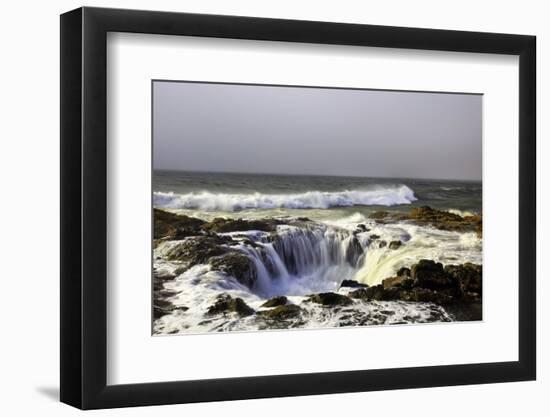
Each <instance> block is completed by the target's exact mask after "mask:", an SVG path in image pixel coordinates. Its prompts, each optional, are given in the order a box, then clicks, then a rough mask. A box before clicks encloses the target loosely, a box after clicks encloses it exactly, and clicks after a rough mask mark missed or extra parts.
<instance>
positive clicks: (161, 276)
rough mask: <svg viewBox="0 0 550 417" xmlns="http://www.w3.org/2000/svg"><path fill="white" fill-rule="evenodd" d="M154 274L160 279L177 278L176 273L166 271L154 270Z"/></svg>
mask: <svg viewBox="0 0 550 417" xmlns="http://www.w3.org/2000/svg"><path fill="white" fill-rule="evenodd" d="M153 276H154V278H155V279H157V280H159V281H170V280H173V279H174V278H176V274H172V273H170V272H166V271H156V270H155V271H153Z"/></svg>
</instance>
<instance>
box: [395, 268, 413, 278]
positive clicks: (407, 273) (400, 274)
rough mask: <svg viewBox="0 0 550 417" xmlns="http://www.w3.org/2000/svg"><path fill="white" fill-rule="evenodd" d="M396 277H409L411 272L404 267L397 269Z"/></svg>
mask: <svg viewBox="0 0 550 417" xmlns="http://www.w3.org/2000/svg"><path fill="white" fill-rule="evenodd" d="M397 276H398V277H410V276H411V270H410V268H407V267H405V266H403V267H401V268H399V269H398V270H397Z"/></svg>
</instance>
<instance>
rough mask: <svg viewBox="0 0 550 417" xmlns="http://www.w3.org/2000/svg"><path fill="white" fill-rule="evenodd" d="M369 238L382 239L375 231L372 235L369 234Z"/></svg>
mask: <svg viewBox="0 0 550 417" xmlns="http://www.w3.org/2000/svg"><path fill="white" fill-rule="evenodd" d="M369 239H370V240H377V239H380V236H379V235H377V234H375V233H373V234H372V235H369Z"/></svg>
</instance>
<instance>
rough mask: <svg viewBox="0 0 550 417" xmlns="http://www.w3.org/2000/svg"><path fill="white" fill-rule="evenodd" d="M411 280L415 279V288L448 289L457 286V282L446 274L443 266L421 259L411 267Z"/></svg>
mask: <svg viewBox="0 0 550 417" xmlns="http://www.w3.org/2000/svg"><path fill="white" fill-rule="evenodd" d="M411 278H412V279H414V286H415V287H421V288H429V289H438V288H448V287H450V286H455V284H456V281H455V280H453V278H452V277H450V276H449V275H448V274H447V273H445V270H444V269H443V265H441V264H440V263H439V262H438V263H436V262H434V261H432V260H428V259H421V260H420V261H419V262H418V263H416V264H414V265H413V266H412V267H411Z"/></svg>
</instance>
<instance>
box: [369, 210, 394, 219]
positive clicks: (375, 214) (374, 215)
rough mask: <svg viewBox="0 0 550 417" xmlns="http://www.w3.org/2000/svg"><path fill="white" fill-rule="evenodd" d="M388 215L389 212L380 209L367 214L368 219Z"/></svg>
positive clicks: (381, 217)
mask: <svg viewBox="0 0 550 417" xmlns="http://www.w3.org/2000/svg"><path fill="white" fill-rule="evenodd" d="M389 216H390V213H389V212H387V211H382V210H381V211H375V212H373V213H371V214H369V219H374V220H384V219H386V218H387V217H389Z"/></svg>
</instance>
